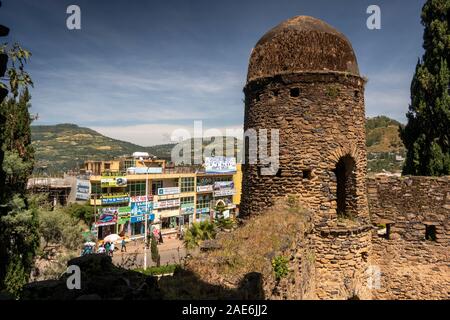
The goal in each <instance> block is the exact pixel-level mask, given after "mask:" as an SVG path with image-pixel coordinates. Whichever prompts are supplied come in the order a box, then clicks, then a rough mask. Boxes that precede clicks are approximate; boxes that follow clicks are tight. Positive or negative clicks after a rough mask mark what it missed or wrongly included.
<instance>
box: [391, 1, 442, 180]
mask: <svg viewBox="0 0 450 320" xmlns="http://www.w3.org/2000/svg"><path fill="white" fill-rule="evenodd" d="M422 24H423V26H424V27H425V31H424V36H423V48H424V49H425V53H424V55H423V58H422V59H421V60H419V61H418V63H417V66H416V73H415V75H414V78H413V80H412V83H411V104H410V106H409V111H408V113H407V114H406V116H407V119H408V123H407V125H406V126H405V128H404V129H401V128H400V135H401V138H402V140H403V143H404V144H405V147H406V148H407V150H408V152H407V155H406V162H405V165H404V167H403V174H410V175H424V176H442V175H448V174H450V71H449V68H450V0H428V1H427V2H426V3H425V5H424V6H423V9H422Z"/></svg>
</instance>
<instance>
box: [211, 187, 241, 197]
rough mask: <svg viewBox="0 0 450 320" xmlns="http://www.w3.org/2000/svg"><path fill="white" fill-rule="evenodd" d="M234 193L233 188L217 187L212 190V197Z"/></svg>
mask: <svg viewBox="0 0 450 320" xmlns="http://www.w3.org/2000/svg"><path fill="white" fill-rule="evenodd" d="M235 193H236V191H235V190H234V189H219V190H215V191H214V197H225V196H232V195H234V194H235Z"/></svg>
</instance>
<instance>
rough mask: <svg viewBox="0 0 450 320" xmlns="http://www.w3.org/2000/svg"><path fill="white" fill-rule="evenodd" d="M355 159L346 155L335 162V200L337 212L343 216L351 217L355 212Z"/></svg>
mask: <svg viewBox="0 0 450 320" xmlns="http://www.w3.org/2000/svg"><path fill="white" fill-rule="evenodd" d="M355 167H356V163H355V160H354V159H353V158H352V157H351V156H349V155H347V156H344V157H342V158H341V159H340V160H339V162H338V163H337V164H336V169H335V170H334V173H335V175H336V183H337V186H336V201H337V214H338V216H340V217H343V218H351V217H352V216H354V214H355V213H356V203H355V202H356V201H355V200H356V175H355Z"/></svg>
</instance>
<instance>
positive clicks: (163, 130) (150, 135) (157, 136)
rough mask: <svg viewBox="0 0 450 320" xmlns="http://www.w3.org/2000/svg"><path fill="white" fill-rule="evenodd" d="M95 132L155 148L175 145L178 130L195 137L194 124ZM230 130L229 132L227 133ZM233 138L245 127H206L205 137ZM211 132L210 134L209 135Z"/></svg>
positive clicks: (108, 127) (132, 127) (122, 128)
mask: <svg viewBox="0 0 450 320" xmlns="http://www.w3.org/2000/svg"><path fill="white" fill-rule="evenodd" d="M92 129H93V130H96V131H98V132H99V133H101V134H103V135H105V136H108V137H111V138H114V139H119V140H123V141H128V142H132V143H135V144H138V145H141V146H153V145H158V144H166V143H174V141H171V139H170V137H171V136H172V134H173V133H174V132H175V131H176V130H185V131H186V132H188V133H190V135H191V137H193V136H194V123H192V125H190V126H188V125H183V126H180V125H168V124H140V125H133V126H98V127H95V126H94V127H92ZM211 129H215V130H211ZM227 129H228V131H227ZM231 130H233V132H232V133H233V134H232V136H235V137H241V136H242V135H241V134H240V132H242V131H243V126H230V127H220V128H212V127H204V128H203V134H204V136H211V135H213V136H214V135H217V134H218V132H220V134H221V135H223V136H226V135H227V133H231ZM208 131H209V133H208ZM239 131H240V132H239Z"/></svg>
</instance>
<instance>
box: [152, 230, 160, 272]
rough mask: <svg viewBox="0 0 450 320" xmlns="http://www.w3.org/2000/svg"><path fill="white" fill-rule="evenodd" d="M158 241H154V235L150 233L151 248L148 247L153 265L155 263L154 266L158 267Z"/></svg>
mask: <svg viewBox="0 0 450 320" xmlns="http://www.w3.org/2000/svg"><path fill="white" fill-rule="evenodd" d="M157 241H158V240H156V237H155V235H154V234H153V233H152V236H151V246H150V251H151V254H152V261H153V262H154V263H156V265H157V266H158V267H159V264H160V256H159V251H158V242H157Z"/></svg>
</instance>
